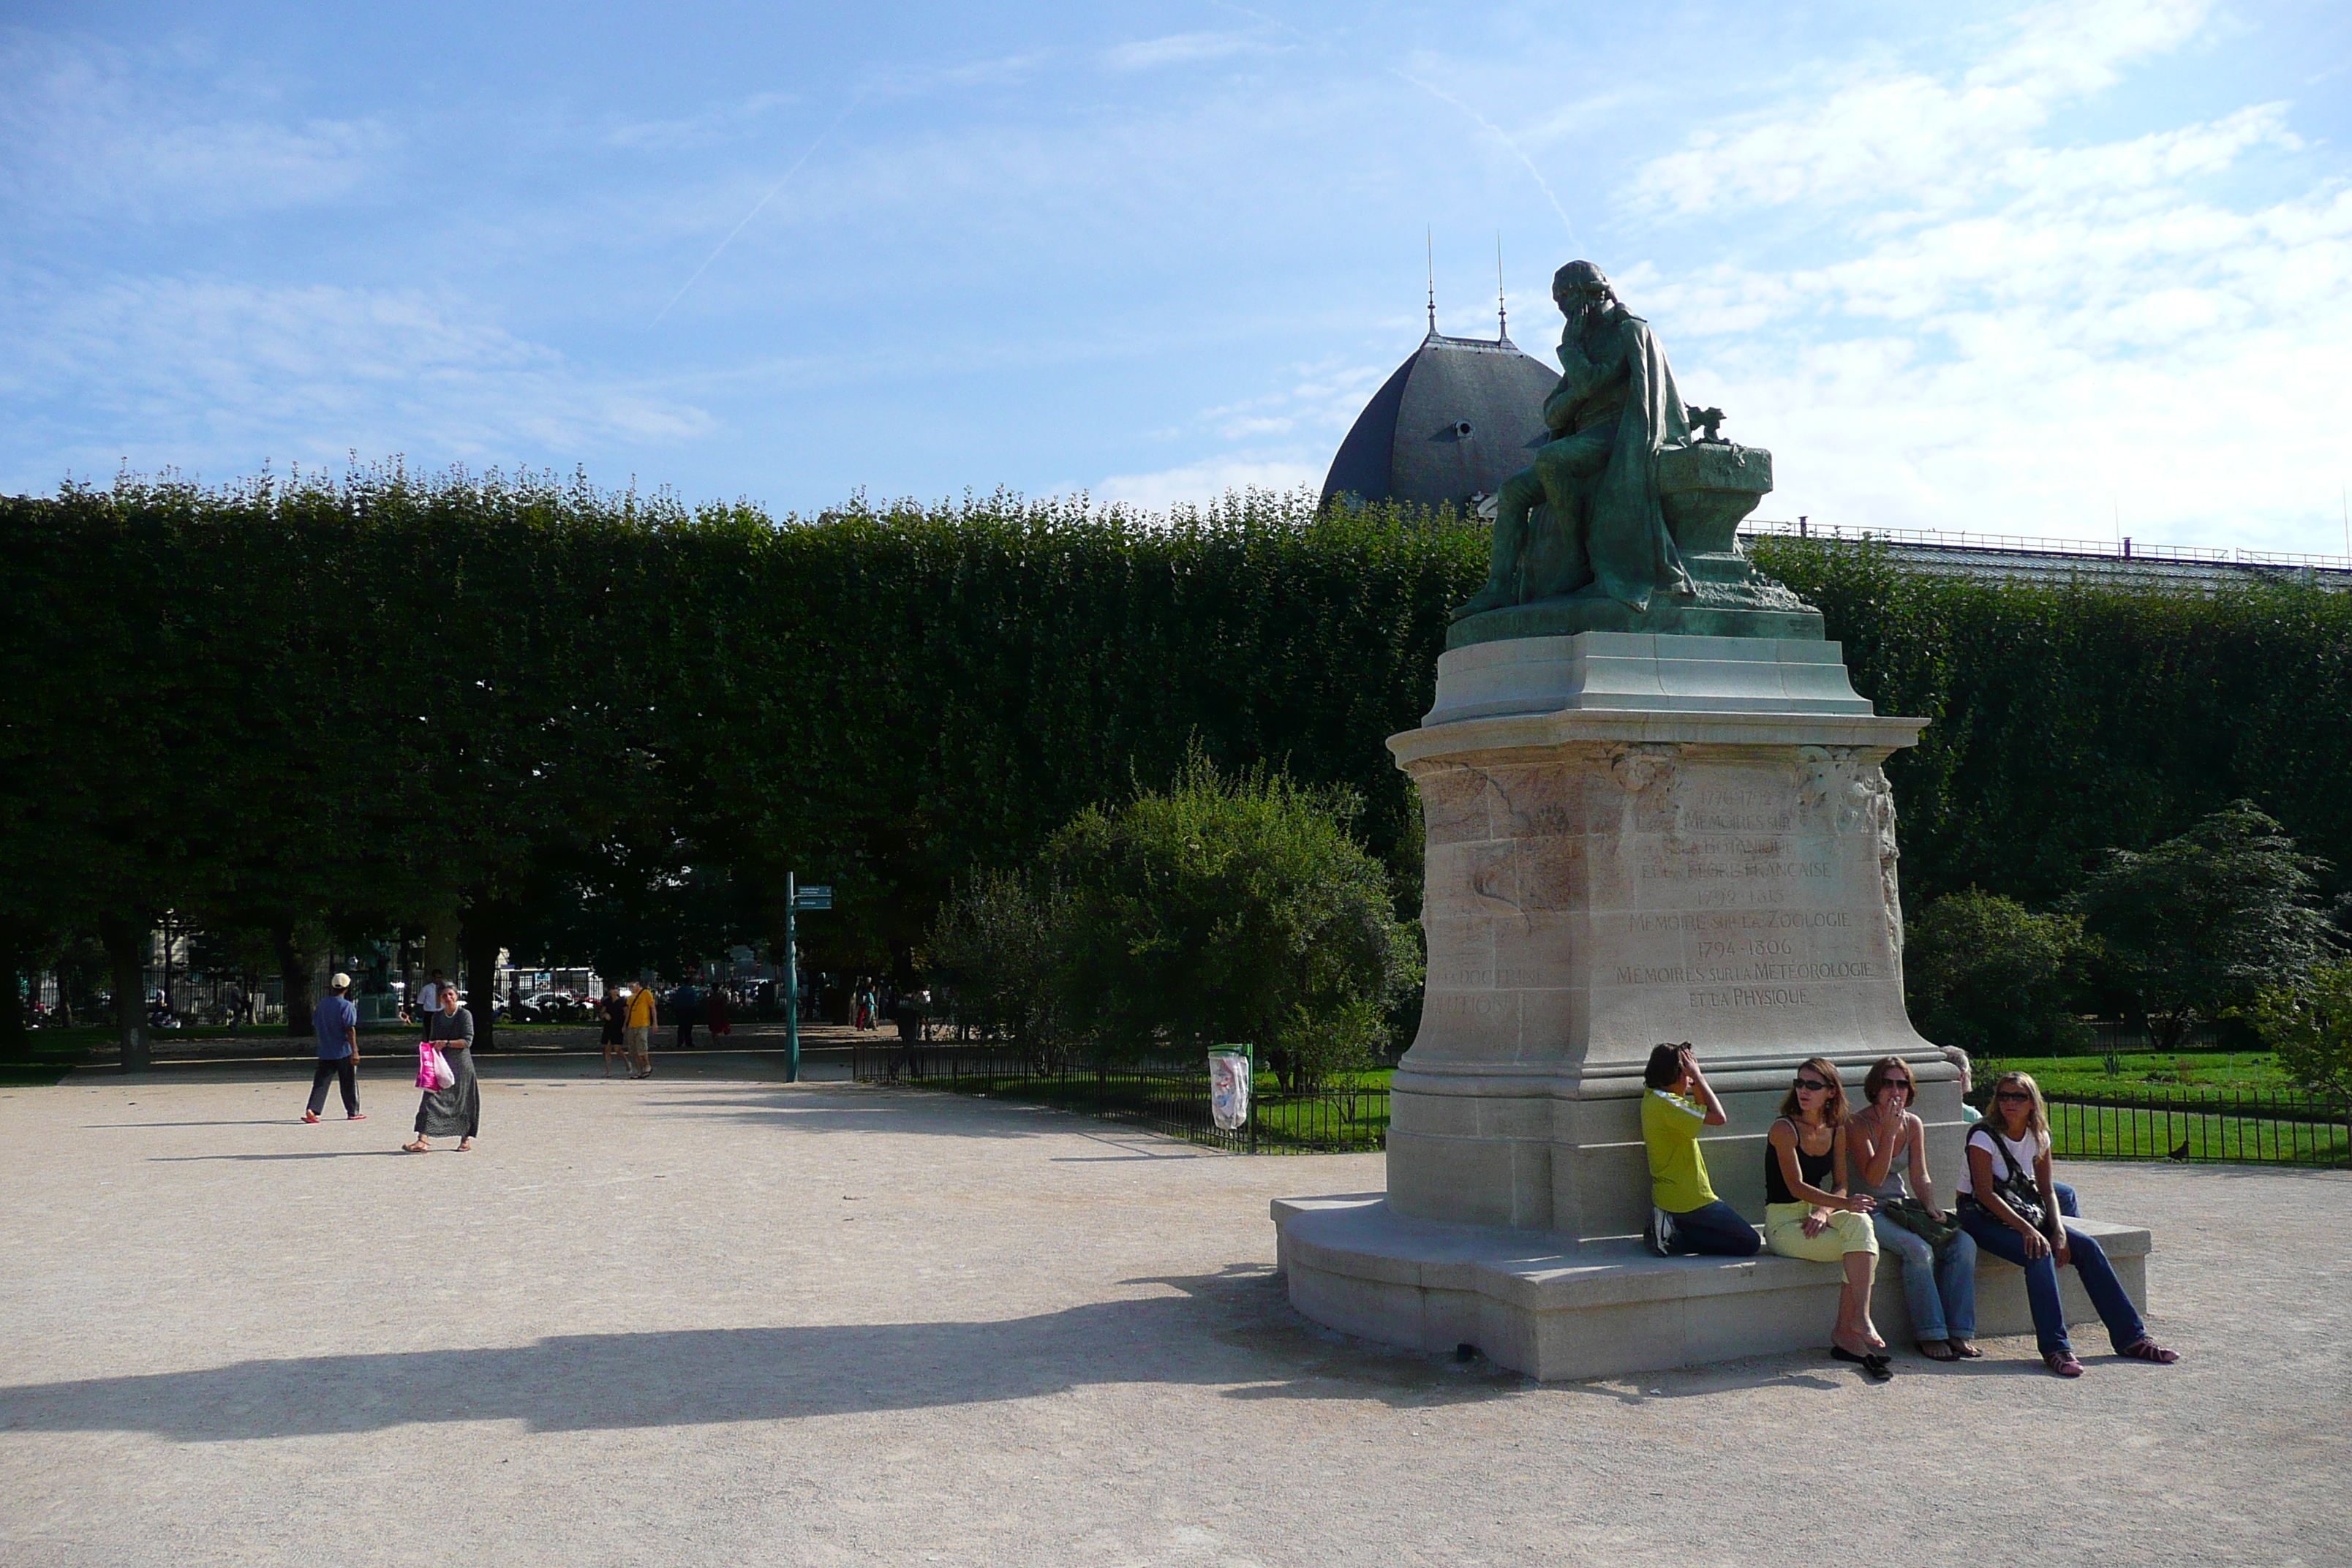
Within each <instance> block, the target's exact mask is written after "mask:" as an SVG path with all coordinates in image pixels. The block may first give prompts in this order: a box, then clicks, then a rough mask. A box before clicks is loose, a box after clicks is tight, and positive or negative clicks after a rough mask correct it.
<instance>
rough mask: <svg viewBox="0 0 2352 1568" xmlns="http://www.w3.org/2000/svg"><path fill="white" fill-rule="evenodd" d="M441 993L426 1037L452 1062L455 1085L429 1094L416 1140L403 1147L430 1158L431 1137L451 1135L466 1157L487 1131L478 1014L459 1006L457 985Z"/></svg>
mask: <svg viewBox="0 0 2352 1568" xmlns="http://www.w3.org/2000/svg"><path fill="white" fill-rule="evenodd" d="M439 994H440V997H441V1010H440V1011H439V1012H438V1013H436V1014H434V1015H433V1016H431V1017H429V1018H427V1019H426V1020H425V1039H426V1040H427V1041H429V1042H430V1043H431V1044H432V1046H433V1047H434V1048H435V1049H436V1050H437V1051H439V1052H440V1053H441V1057H442V1059H443V1060H445V1061H446V1062H447V1063H448V1064H449V1071H450V1073H451V1075H452V1077H453V1078H454V1079H456V1081H455V1082H453V1083H451V1084H450V1086H449V1087H448V1088H446V1089H426V1090H425V1098H424V1099H423V1100H421V1101H419V1102H418V1104H417V1107H416V1142H414V1143H404V1144H402V1145H401V1147H402V1148H403V1149H405V1150H407V1151H408V1152H410V1153H412V1154H429V1153H431V1152H433V1145H432V1142H431V1140H432V1139H435V1138H448V1137H452V1136H454V1137H455V1138H456V1139H457V1152H459V1153H460V1154H463V1153H465V1152H467V1151H468V1150H470V1149H472V1148H473V1146H474V1140H475V1138H476V1137H478V1136H479V1135H480V1133H481V1131H482V1086H481V1081H480V1080H479V1079H477V1078H476V1077H475V1076H474V1015H473V1013H472V1011H471V1010H470V1009H468V1008H467V1007H465V1006H463V1005H460V1003H459V1002H458V999H457V987H456V986H454V985H447V984H445V985H443V986H442V987H441V989H440V992H439Z"/></svg>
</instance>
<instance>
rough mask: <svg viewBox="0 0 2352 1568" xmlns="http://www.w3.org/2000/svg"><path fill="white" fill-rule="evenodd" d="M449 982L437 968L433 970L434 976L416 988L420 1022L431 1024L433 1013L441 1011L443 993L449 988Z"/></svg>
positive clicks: (417, 1011) (417, 1012) (418, 1019)
mask: <svg viewBox="0 0 2352 1568" xmlns="http://www.w3.org/2000/svg"><path fill="white" fill-rule="evenodd" d="M448 984H449V983H448V982H447V981H446V980H444V979H443V978H442V977H441V972H440V971H439V970H437V969H436V970H435V971H434V972H433V978H431V979H430V980H427V981H426V982H425V984H422V985H420V986H418V987H417V988H416V1016H417V1021H418V1022H419V1023H421V1024H426V1025H429V1024H431V1023H432V1021H433V1015H434V1014H436V1013H438V1012H439V1011H441V993H442V992H443V991H444V990H446V988H447V986H448Z"/></svg>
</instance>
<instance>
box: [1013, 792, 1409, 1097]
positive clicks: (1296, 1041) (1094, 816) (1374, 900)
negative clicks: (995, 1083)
mask: <svg viewBox="0 0 2352 1568" xmlns="http://www.w3.org/2000/svg"><path fill="white" fill-rule="evenodd" d="M1357 809H1358V807H1357V802H1356V800H1355V798H1354V797H1353V796H1352V795H1349V794H1347V793H1346V792H1344V791H1340V790H1336V789H1329V788H1319V789H1318V788H1309V787H1307V786H1303V785H1300V784H1295V783H1293V782H1292V781H1291V780H1289V779H1288V778H1286V777H1285V776H1283V775H1281V774H1279V773H1265V772H1264V771H1257V770H1253V771H1251V772H1249V773H1242V774H1238V775H1234V776H1227V775H1225V774H1223V773H1219V772H1218V771H1217V769H1216V767H1215V766H1214V764H1213V763H1210V762H1209V761H1207V760H1206V759H1205V758H1203V757H1202V756H1200V755H1199V754H1198V753H1197V752H1196V753H1195V754H1194V755H1193V756H1192V759H1191V760H1190V761H1189V762H1187V763H1185V764H1184V766H1183V768H1182V769H1181V771H1180V772H1179V773H1178V776H1177V778H1176V782H1175V784H1174V785H1173V787H1171V789H1170V790H1169V791H1168V792H1167V793H1166V794H1164V795H1160V794H1149V793H1145V794H1139V795H1136V797H1135V798H1134V799H1133V800H1131V801H1129V803H1128V804H1127V805H1123V806H1119V807H1118V808H1116V809H1104V808H1100V807H1095V808H1090V809H1088V810H1087V811H1084V812H1081V813H1079V815H1078V816H1076V818H1074V819H1073V820H1072V821H1071V822H1070V823H1069V825H1068V826H1066V827H1064V828H1063V829H1062V830H1061V831H1060V832H1059V833H1057V834H1056V835H1055V837H1054V838H1053V840H1052V842H1051V843H1050V844H1049V845H1048V847H1047V849H1046V855H1045V865H1046V867H1047V870H1048V874H1049V875H1050V876H1051V877H1053V878H1054V879H1055V881H1056V882H1057V883H1058V885H1060V886H1061V887H1063V888H1065V889H1067V893H1066V898H1067V902H1066V905H1065V906H1064V911H1065V912H1064V919H1063V920H1062V921H1060V922H1059V923H1060V925H1061V929H1062V931H1063V932H1064V935H1063V939H1062V944H1061V951H1062V961H1061V963H1060V965H1059V972H1058V976H1057V988H1058V990H1059V993H1060V996H1061V1003H1060V1006H1061V1009H1062V1012H1063V1016H1065V1017H1066V1018H1067V1020H1068V1022H1069V1024H1070V1026H1071V1027H1072V1028H1073V1029H1074V1030H1076V1031H1077V1032H1078V1033H1080V1034H1083V1035H1085V1036H1086V1037H1087V1038H1089V1039H1090V1040H1092V1041H1093V1042H1095V1044H1096V1045H1097V1047H1098V1048H1099V1049H1101V1050H1102V1051H1104V1052H1105V1053H1107V1054H1113V1053H1115V1054H1124V1055H1141V1054H1145V1053H1148V1052H1150V1051H1151V1050H1154V1049H1169V1048H1173V1049H1181V1050H1185V1051H1188V1052H1189V1051H1192V1050H1197V1049H1201V1048H1203V1047H1206V1046H1209V1045H1212V1044H1216V1043H1219V1042H1223V1041H1248V1042H1251V1043H1253V1044H1255V1045H1257V1046H1258V1047H1261V1049H1262V1050H1263V1052H1264V1054H1265V1059H1266V1060H1267V1061H1268V1062H1269V1063H1270V1064H1271V1065H1272V1066H1273V1067H1274V1068H1275V1070H1276V1073H1277V1074H1279V1075H1280V1077H1281V1079H1282V1081H1283V1083H1284V1085H1285V1087H1286V1088H1287V1089H1291V1090H1292V1091H1293V1092H1297V1091H1299V1090H1302V1089H1307V1088H1311V1087H1313V1085H1314V1084H1315V1083H1316V1082H1317V1081H1318V1079H1321V1078H1323V1077H1324V1076H1326V1075H1328V1073H1330V1072H1333V1071H1336V1070H1339V1069H1340V1068H1343V1067H1346V1066H1349V1065H1354V1064H1357V1063H1360V1062H1362V1061H1364V1060H1366V1059H1368V1058H1369V1057H1370V1054H1371V1050H1372V1048H1373V1047H1374V1046H1375V1044H1376V1043H1377V1042H1378V1041H1380V1040H1381V1039H1382V1038H1384V1037H1385V1032H1386V1031H1385V1026H1384V1025H1383V1024H1382V1022H1381V1018H1382V1014H1383V1010H1384V1009H1385V1008H1386V1007H1387V1005H1389V1004H1390V1003H1391V1002H1392V1001H1393V1000H1395V998H1396V997H1398V996H1399V995H1400V994H1402V993H1403V992H1404V991H1406V990H1408V989H1409V988H1410V987H1412V985H1413V984H1415V983H1416V982H1417V981H1418V980H1419V978H1420V973H1421V963H1420V956H1419V948H1418V945H1417V943H1416V942H1415V940H1414V936H1413V933H1412V931H1411V930H1410V929H1409V928H1407V927H1405V926H1404V925H1402V924H1401V923H1399V922H1398V921H1397V920H1396V919H1395V918H1394V916H1393V915H1392V914H1391V887H1390V884H1389V879H1388V875H1387V873H1386V872H1385V871H1384V870H1383V869H1382V868H1381V864H1380V862H1379V861H1377V860H1375V859H1374V858H1372V857H1371V856H1370V854H1369V853H1367V852H1366V851H1365V850H1364V849H1363V848H1362V847H1360V845H1358V844H1357V843H1356V842H1355V841H1354V840H1353V839H1351V838H1350V837H1349V836H1348V832H1347V824H1348V822H1349V820H1350V819H1351V818H1352V817H1353V816H1354V815H1355V813H1356V811H1357Z"/></svg>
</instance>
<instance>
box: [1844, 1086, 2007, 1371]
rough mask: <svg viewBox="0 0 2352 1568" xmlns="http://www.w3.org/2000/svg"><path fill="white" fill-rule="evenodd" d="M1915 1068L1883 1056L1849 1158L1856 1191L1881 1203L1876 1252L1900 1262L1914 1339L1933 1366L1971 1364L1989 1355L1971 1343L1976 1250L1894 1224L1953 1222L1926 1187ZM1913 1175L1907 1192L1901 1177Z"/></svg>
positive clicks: (1958, 1240) (1852, 1129) (1958, 1236)
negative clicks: (1916, 1109)
mask: <svg viewBox="0 0 2352 1568" xmlns="http://www.w3.org/2000/svg"><path fill="white" fill-rule="evenodd" d="M1918 1092H1919V1089H1918V1086H1917V1085H1916V1084H1915V1083H1913V1082H1912V1081H1911V1068H1909V1067H1908V1066H1907V1065H1906V1063H1905V1062H1904V1060H1903V1058H1900V1057H1881V1058H1879V1059H1878V1065H1876V1066H1875V1067H1874V1068H1871V1069H1870V1076H1869V1077H1868V1078H1867V1079H1864V1080H1863V1085H1862V1094H1863V1098H1864V1100H1868V1101H1869V1103H1868V1104H1867V1105H1865V1106H1864V1107H1863V1109H1862V1110H1861V1111H1860V1112H1858V1113H1857V1114H1856V1115H1855V1116H1854V1118H1853V1121H1850V1122H1848V1123H1847V1124H1846V1136H1847V1138H1848V1140H1849V1146H1848V1150H1847V1158H1848V1159H1849V1160H1850V1161H1851V1162H1852V1171H1853V1184H1854V1187H1855V1189H1856V1190H1857V1191H1860V1192H1864V1193H1868V1194H1870V1195H1871V1196H1872V1197H1874V1198H1876V1199H1877V1200H1878V1208H1877V1211H1876V1212H1875V1213H1874V1214H1873V1215H1871V1216H1870V1225H1871V1228H1872V1229H1873V1230H1874V1231H1875V1232H1876V1233H1877V1236H1878V1246H1879V1249H1880V1250H1881V1251H1883V1252H1891V1253H1893V1254H1894V1255H1895V1257H1897V1258H1901V1259H1902V1260H1903V1299H1904V1300H1906V1302H1908V1303H1909V1304H1910V1308H1911V1334H1912V1337H1913V1338H1914V1339H1915V1340H1916V1341H1917V1342H1918V1345H1919V1353H1920V1354H1921V1355H1923V1356H1926V1357H1927V1359H1928V1360H1929V1361H1958V1360H1960V1359H1962V1358H1964V1357H1965V1358H1966V1359H1968V1360H1970V1361H1974V1360H1975V1359H1977V1358H1978V1357H1979V1356H1981V1355H1983V1354H1984V1352H1982V1351H1980V1350H1979V1349H1977V1347H1976V1346H1975V1345H1974V1344H1973V1343H1971V1341H1972V1340H1973V1339H1974V1338H1975V1336H1976V1331H1977V1244H1976V1241H1975V1239H1974V1238H1973V1237H1970V1236H1969V1233H1968V1232H1967V1231H1965V1230H1955V1231H1954V1232H1952V1234H1951V1236H1950V1238H1949V1239H1948V1240H1946V1241H1945V1242H1943V1244H1942V1245H1941V1246H1937V1245H1935V1244H1933V1243H1931V1242H1929V1241H1928V1239H1927V1237H1924V1236H1922V1235H1920V1234H1919V1233H1918V1232H1917V1231H1916V1230H1913V1229H1911V1228H1910V1227H1909V1226H1906V1225H1904V1224H1903V1223H1902V1221H1901V1220H1900V1219H1899V1218H1897V1217H1896V1216H1897V1215H1907V1216H1912V1217H1915V1218H1917V1217H1921V1216H1924V1218H1925V1219H1926V1220H1927V1221H1928V1222H1931V1223H1940V1222H1943V1221H1945V1220H1947V1219H1948V1215H1945V1213H1944V1211H1943V1210H1941V1209H1939V1208H1937V1206H1936V1189H1935V1187H1934V1185H1933V1184H1931V1183H1930V1182H1929V1181H1928V1180H1927V1128H1926V1126H1925V1125H1924V1124H1923V1123H1922V1122H1921V1121H1920V1120H1919V1118H1918V1117H1916V1115H1914V1114H1912V1111H1911V1102H1912V1100H1915V1099H1916V1098H1917V1096H1918ZM1906 1171H1907V1172H1908V1173H1910V1182H1909V1185H1908V1188H1907V1190H1906V1185H1905V1182H1904V1173H1906Z"/></svg>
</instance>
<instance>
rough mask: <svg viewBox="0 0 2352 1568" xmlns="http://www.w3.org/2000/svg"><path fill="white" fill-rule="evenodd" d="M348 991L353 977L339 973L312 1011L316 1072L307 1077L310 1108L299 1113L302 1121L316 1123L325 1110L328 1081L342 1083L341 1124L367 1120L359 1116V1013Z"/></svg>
mask: <svg viewBox="0 0 2352 1568" xmlns="http://www.w3.org/2000/svg"><path fill="white" fill-rule="evenodd" d="M351 988H352V977H351V976H350V975H348V974H342V973H338V974H337V975H336V976H335V977H334V979H333V981H332V982H331V983H330V984H329V985H328V988H327V994H325V995H324V996H321V997H320V998H319V1005H318V1006H317V1007H315V1008H313V1009H312V1010H311V1013H310V1027H311V1032H312V1033H314V1034H316V1035H317V1036H318V1037H319V1070H318V1071H316V1072H314V1073H312V1074H311V1075H310V1109H309V1110H305V1111H304V1112H302V1120H303V1121H318V1120H319V1112H320V1111H321V1110H325V1109H326V1108H327V1080H328V1079H341V1080H342V1089H343V1115H344V1120H346V1121H366V1120H367V1118H366V1117H364V1116H362V1115H361V1114H360V1010H359V1009H358V1008H357V1007H355V1006H353V1005H352V999H351V997H350V996H349V995H347V994H346V993H348V992H349V991H350V990H351Z"/></svg>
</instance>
